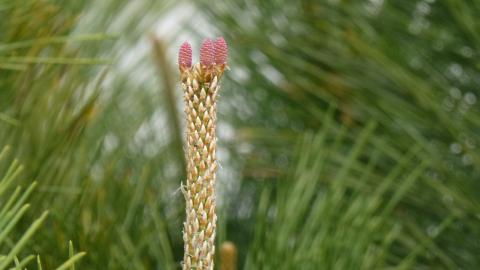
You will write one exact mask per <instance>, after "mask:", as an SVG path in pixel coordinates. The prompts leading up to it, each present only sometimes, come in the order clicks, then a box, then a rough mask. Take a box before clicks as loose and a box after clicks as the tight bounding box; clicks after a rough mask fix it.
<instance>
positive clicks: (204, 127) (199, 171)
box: [178, 38, 228, 270]
mask: <svg viewBox="0 0 480 270" xmlns="http://www.w3.org/2000/svg"><path fill="white" fill-rule="evenodd" d="M227 51H228V49H227V44H226V42H225V40H224V39H223V38H218V39H217V40H215V41H212V40H210V39H206V40H205V41H203V43H202V46H201V49H200V62H199V63H197V64H195V65H193V66H192V48H191V46H190V44H189V43H188V42H185V43H183V44H182V46H181V47H180V51H179V55H178V63H179V68H180V78H181V81H182V88H183V92H184V101H185V116H186V120H187V121H186V124H187V140H186V144H187V145H186V146H187V147H186V161H187V162H186V163H187V182H186V185H185V186H183V185H182V191H183V194H184V196H185V201H186V221H185V222H184V229H183V240H184V258H183V269H184V270H191V269H197V270H199V269H202V270H203V269H208V270H213V265H214V263H213V261H214V255H215V229H216V221H217V216H216V213H215V174H216V171H217V160H216V153H215V152H216V142H217V137H216V133H215V130H216V120H217V115H216V113H217V97H218V96H217V93H218V90H219V80H220V78H221V77H222V74H223V72H224V70H225V68H226V61H227Z"/></svg>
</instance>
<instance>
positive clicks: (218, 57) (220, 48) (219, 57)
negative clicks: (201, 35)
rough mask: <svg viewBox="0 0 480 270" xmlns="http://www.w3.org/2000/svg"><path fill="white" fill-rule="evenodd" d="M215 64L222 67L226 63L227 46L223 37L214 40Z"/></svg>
mask: <svg viewBox="0 0 480 270" xmlns="http://www.w3.org/2000/svg"><path fill="white" fill-rule="evenodd" d="M214 46H215V64H217V65H224V64H226V63H227V56H228V46H227V42H225V39H223V37H219V38H217V40H215V44H214Z"/></svg>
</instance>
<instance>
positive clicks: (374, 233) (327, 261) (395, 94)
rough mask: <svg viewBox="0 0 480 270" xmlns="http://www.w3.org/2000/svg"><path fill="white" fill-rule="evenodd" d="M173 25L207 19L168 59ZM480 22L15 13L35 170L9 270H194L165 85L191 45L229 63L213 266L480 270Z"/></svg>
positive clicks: (8, 114)
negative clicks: (222, 258) (223, 53)
mask: <svg viewBox="0 0 480 270" xmlns="http://www.w3.org/2000/svg"><path fill="white" fill-rule="evenodd" d="M175 5H177V6H175ZM171 8H173V9H171ZM168 11H171V12H173V15H174V17H175V16H176V15H177V13H176V12H178V15H181V14H180V13H182V12H183V13H182V14H185V12H186V13H187V14H190V15H192V16H191V17H189V18H187V19H188V21H189V23H188V24H187V25H185V26H183V25H174V26H172V25H168V26H169V31H168V32H169V35H166V36H159V37H157V38H158V39H159V40H160V41H161V42H162V44H163V45H164V46H165V48H163V50H157V51H156V52H157V54H154V53H153V52H152V46H151V41H150V39H149V35H150V34H151V33H152V32H155V31H156V30H157V29H156V27H157V23H158V22H159V20H162V19H164V18H165V17H168V16H172V14H168ZM188 12H190V13H188ZM476 14H480V6H479V4H478V3H477V2H475V1H460V0H446V1H433V0H419V1H329V0H328V1H327V0H325V1H323V0H322V1H312V0H301V1H286V0H276V1H273V0H265V1H263V0H262V1H230V0H227V1H216V2H215V4H212V1H195V3H193V2H190V1H180V2H178V1H149V0H138V1H137V0H136V1H126V0H104V1H64V0H23V1H11V0H0V15H1V16H2V20H0V140H1V141H2V144H3V145H11V151H12V152H13V154H12V155H13V156H15V157H18V158H19V159H20V160H22V162H25V164H27V166H26V167H24V168H23V173H22V175H23V177H22V178H21V179H18V180H15V181H13V180H12V182H10V180H8V179H13V178H12V176H15V175H14V173H15V171H16V170H17V169H18V168H20V167H19V165H18V163H17V162H15V161H13V163H12V164H13V165H11V166H10V167H8V166H6V165H4V166H5V168H4V170H3V171H4V172H6V174H5V175H6V177H5V178H4V181H2V182H0V192H1V194H0V201H1V204H0V209H5V210H4V211H3V210H0V211H2V212H0V217H1V218H0V226H1V227H0V228H1V229H0V237H3V238H0V239H3V240H1V241H2V242H0V254H2V257H1V259H0V266H2V267H4V268H5V269H6V268H9V269H10V268H12V267H16V268H17V269H23V268H25V264H27V263H28V265H29V266H28V267H29V269H30V268H31V267H32V264H31V263H32V261H33V260H35V257H32V256H30V255H29V254H35V253H41V254H42V257H41V259H40V257H37V268H38V269H55V267H56V266H57V265H58V262H61V261H64V258H65V255H66V254H70V259H69V260H68V261H67V262H66V263H65V264H63V265H61V266H60V267H59V269H74V267H75V269H179V268H180V261H181V260H182V254H183V244H182V240H181V235H182V231H181V230H182V221H183V220H184V206H185V205H184V203H183V198H182V197H181V192H180V190H179V187H180V183H181V181H182V180H184V178H185V176H184V172H183V167H182V166H184V165H183V163H182V160H181V157H182V156H183V153H182V149H181V147H179V142H181V138H180V137H181V135H183V133H182V131H179V130H174V129H175V126H179V125H178V121H179V119H176V115H181V114H179V113H178V112H177V113H175V110H178V111H180V110H181V109H180V108H176V105H178V104H181V102H180V93H181V90H180V87H179V86H177V87H175V85H172V83H171V81H169V80H168V79H166V78H172V80H174V81H175V79H176V78H178V77H177V76H178V74H177V73H176V72H175V70H174V69H171V66H169V64H168V60H169V59H171V60H172V66H173V62H174V59H175V58H176V55H171V56H169V55H168V54H169V52H171V51H176V50H177V48H178V47H179V46H180V44H181V42H177V40H176V38H177V34H182V32H183V33H184V31H186V30H193V31H189V32H188V33H190V34H192V35H195V33H197V34H198V36H197V38H198V39H199V40H200V39H201V38H204V37H205V35H206V34H207V35H211V36H209V37H210V38H212V37H213V36H218V35H223V36H225V38H226V41H227V42H228V44H229V46H230V52H231V58H230V59H229V66H230V68H231V69H230V71H228V72H226V74H225V78H223V82H224V83H223V89H222V95H221V96H220V99H219V104H218V105H219V107H218V120H219V122H218V134H219V156H218V158H219V164H220V169H219V174H218V182H219V190H220V192H219V194H218V202H219V203H218V217H219V223H218V226H217V228H218V231H217V236H218V237H217V239H218V240H217V242H218V243H217V245H216V246H218V247H220V246H221V245H222V243H224V242H225V241H227V240H228V241H231V242H233V243H234V245H235V246H236V248H237V250H238V255H239V257H238V262H239V265H238V267H239V269H242V268H243V269H385V268H388V269H477V268H478V266H479V265H480V259H479V257H478V256H477V255H478V254H477V253H478V252H477V250H478V249H479V248H480V242H479V241H478V239H479V238H480V229H479V228H480V220H479V217H478V213H479V211H480V201H479V196H478V192H477V190H479V182H478V180H479V179H480V171H479V168H480V154H479V152H478V151H477V148H478V144H479V143H480V135H479V134H480V132H479V127H480V113H479V107H478V96H479V94H480V93H479V90H478V87H477V86H478V84H479V81H478V78H480V74H479V64H478V56H479V55H478V51H479V48H480V36H479V35H478V33H479V31H478V30H479V24H478V23H477V21H476ZM205 19H206V21H207V22H208V23H206V24H205V23H204V22H205V21H204V20H205ZM189 28H190V29H189ZM182 29H183V30H182ZM177 30H178V33H177ZM193 38H194V37H192V39H193ZM193 47H194V49H196V47H195V45H194V46H193ZM197 48H198V47H197ZM158 52H160V55H159V54H158ZM158 71H160V73H158ZM159 74H161V76H159ZM169 91H170V92H169ZM172 93H173V94H172ZM175 94H176V96H177V98H178V101H179V102H178V103H177V104H175V102H172V98H175ZM166 97H168V98H166ZM172 123H176V124H177V125H175V124H172ZM180 126H181V125H180ZM3 145H2V146H3ZM179 157H180V158H179ZM4 164H7V163H4ZM9 168H11V171H9ZM5 179H6V180H5ZM30 179H37V181H38V186H37V187H34V186H35V185H36V184H33V187H34V188H33V187H32V186H31V185H32V182H31V181H30ZM7 183H8V188H7ZM16 185H20V186H24V187H27V189H26V190H25V191H16V190H15V189H14V187H15V186H16ZM30 188H31V189H30ZM22 190H23V189H22ZM30 190H31V191H30ZM28 192H29V193H28ZM25 194H27V195H28V196H25ZM23 196H25V199H23V198H24V197H23ZM27 197H28V202H29V203H30V206H25V205H26V203H27V201H26V199H27ZM27 208H29V209H28V211H27ZM22 209H24V210H22ZM44 209H49V213H50V214H49V215H48V219H46V220H43V218H45V217H44V216H42V213H43V211H44ZM13 210H14V211H13ZM17 215H18V216H17ZM39 217H41V218H40V219H38V218H39ZM35 220H36V221H35ZM27 221H34V222H35V223H30V222H27ZM42 222H43V223H45V224H43V225H44V226H43V227H42V228H40V225H41V224H40V223H42ZM2 224H3V225H2ZM32 224H33V225H32ZM45 228H48V230H47V229H45ZM33 230H35V233H34V234H33ZM29 232H30V234H29ZM2 235H5V236H2ZM24 236H28V237H30V236H31V237H34V238H35V240H34V241H33V240H31V239H30V240H29V241H26V240H27V238H25V240H24V241H22V239H24V238H23V237H24ZM68 239H72V240H73V243H75V245H76V246H78V249H79V250H86V251H87V252H88V254H87V256H84V257H83V258H82V259H81V260H80V261H79V262H77V259H78V257H79V256H81V255H82V254H83V253H78V254H76V253H75V252H74V250H73V247H72V246H70V247H66V246H65V243H66V242H67V241H68ZM79 254H80V255H79ZM217 259H218V258H217ZM73 262H75V266H73ZM33 264H35V263H33ZM215 264H216V265H222V264H220V263H215ZM33 268H34V269H35V266H33Z"/></svg>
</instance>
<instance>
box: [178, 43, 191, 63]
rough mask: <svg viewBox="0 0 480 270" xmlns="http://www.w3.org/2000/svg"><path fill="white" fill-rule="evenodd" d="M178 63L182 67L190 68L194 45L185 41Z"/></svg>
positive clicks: (179, 53)
mask: <svg viewBox="0 0 480 270" xmlns="http://www.w3.org/2000/svg"><path fill="white" fill-rule="evenodd" d="M178 65H179V66H180V68H190V67H191V66H192V46H190V43H188V42H184V43H183V44H182V46H180V50H179V52H178Z"/></svg>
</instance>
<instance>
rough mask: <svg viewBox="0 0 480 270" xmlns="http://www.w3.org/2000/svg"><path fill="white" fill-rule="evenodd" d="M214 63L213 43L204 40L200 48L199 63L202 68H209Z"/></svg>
mask: <svg viewBox="0 0 480 270" xmlns="http://www.w3.org/2000/svg"><path fill="white" fill-rule="evenodd" d="M214 61H215V48H214V44H213V41H212V40H210V39H208V38H207V39H205V40H204V41H203V43H202V47H201V48H200V63H201V64H202V65H204V66H207V67H210V66H211V65H213V63H214Z"/></svg>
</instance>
